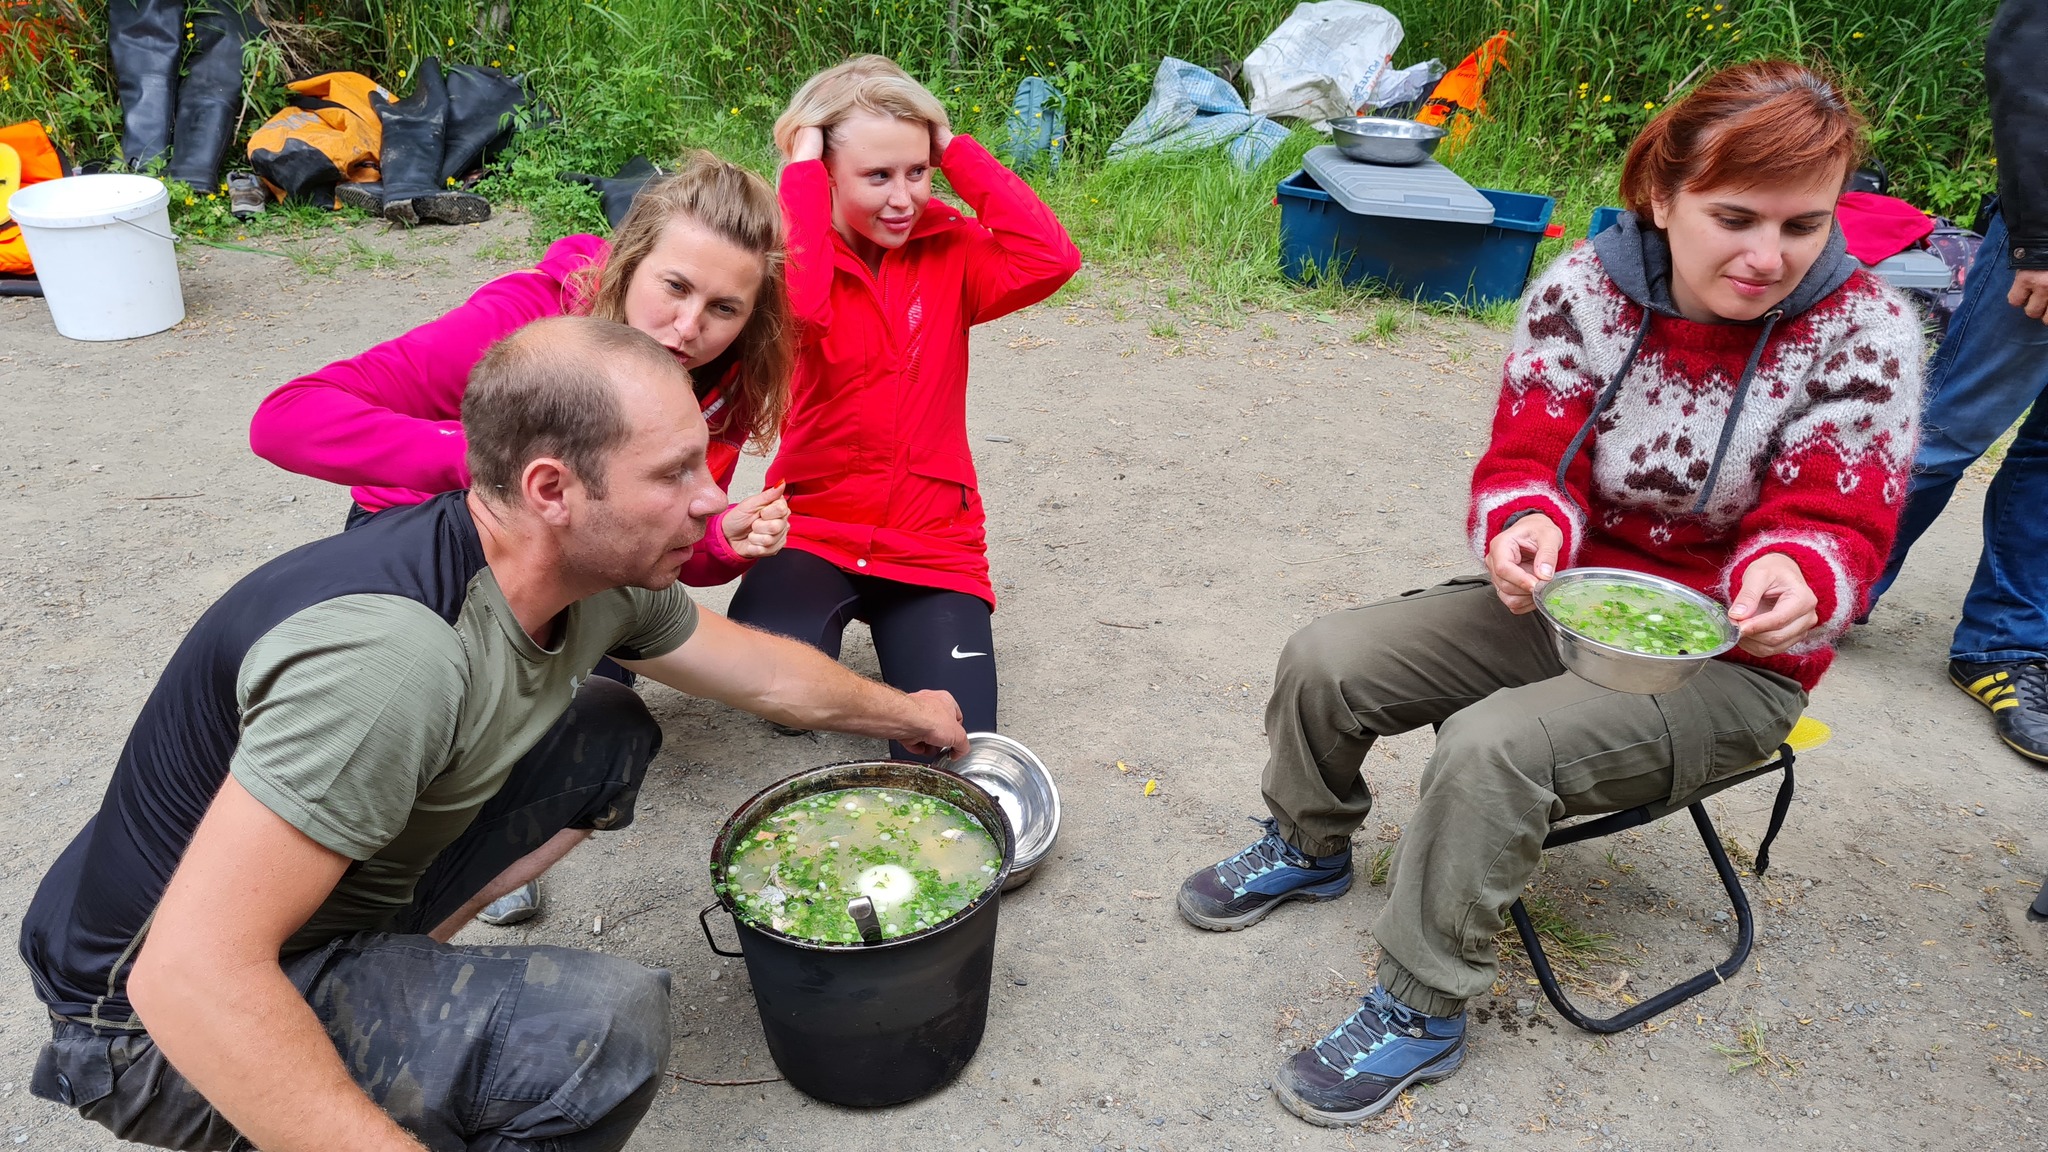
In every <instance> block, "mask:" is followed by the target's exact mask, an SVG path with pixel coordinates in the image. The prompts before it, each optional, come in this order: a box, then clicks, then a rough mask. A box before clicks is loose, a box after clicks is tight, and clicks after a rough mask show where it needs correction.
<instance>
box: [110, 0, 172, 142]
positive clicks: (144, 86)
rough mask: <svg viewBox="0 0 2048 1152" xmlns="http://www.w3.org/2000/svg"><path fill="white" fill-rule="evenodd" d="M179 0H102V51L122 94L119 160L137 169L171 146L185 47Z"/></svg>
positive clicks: (117, 87) (115, 84)
mask: <svg viewBox="0 0 2048 1152" xmlns="http://www.w3.org/2000/svg"><path fill="white" fill-rule="evenodd" d="M184 11H185V10H184V7H183V5H181V4H180V3H178V0H107V54H108V56H109V57H111V58H112V60H113V64H114V87H115V89H116V90H117V91H118V92H119V93H120V96H121V159H122V160H123V161H124V162H125V163H126V164H127V165H128V167H130V168H134V169H138V170H139V169H142V168H146V167H148V166H149V165H150V164H151V163H153V162H155V161H157V160H159V159H161V158H162V157H163V156H164V154H165V153H167V152H169V151H170V149H171V118H172V116H173V115H175V113H176V109H177V102H178V52H179V50H180V49H181V48H183V47H184V43H185V38H184V24H185V20H184Z"/></svg>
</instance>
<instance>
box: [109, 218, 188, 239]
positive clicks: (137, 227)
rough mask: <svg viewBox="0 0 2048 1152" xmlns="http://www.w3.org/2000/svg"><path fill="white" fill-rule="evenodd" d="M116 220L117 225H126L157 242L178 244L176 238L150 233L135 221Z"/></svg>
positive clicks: (159, 233)
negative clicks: (164, 241) (152, 237)
mask: <svg viewBox="0 0 2048 1152" xmlns="http://www.w3.org/2000/svg"><path fill="white" fill-rule="evenodd" d="M117 219H118V222H119V223H122V224H126V225H127V226H129V227H130V228H133V229H135V230H136V231H137V232H141V233H143V234H145V235H149V236H154V237H156V238H157V239H159V240H168V241H170V242H171V243H173V244H176V243H177V242H178V238H177V237H176V236H166V235H164V234H163V233H161V232H152V231H150V230H149V229H147V228H144V227H143V226H142V225H140V224H137V223H136V222H135V221H133V220H130V219H127V218H126V217H120V218H117Z"/></svg>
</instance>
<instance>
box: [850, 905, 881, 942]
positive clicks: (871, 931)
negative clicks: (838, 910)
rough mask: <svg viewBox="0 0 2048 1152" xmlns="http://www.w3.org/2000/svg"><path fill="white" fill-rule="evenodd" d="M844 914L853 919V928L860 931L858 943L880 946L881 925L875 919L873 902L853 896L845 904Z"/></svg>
mask: <svg viewBox="0 0 2048 1152" xmlns="http://www.w3.org/2000/svg"><path fill="white" fill-rule="evenodd" d="M846 914H847V915H848V916H851V917H853V926H854V927H856V928H858V929H860V942H861V943H863V944H880V943H881V942H882V923H881V921H879V920H877V919H875V902H874V901H873V900H870V899H868V898H867V897H865V896H855V897H854V898H853V899H851V900H848V901H847V902H846Z"/></svg>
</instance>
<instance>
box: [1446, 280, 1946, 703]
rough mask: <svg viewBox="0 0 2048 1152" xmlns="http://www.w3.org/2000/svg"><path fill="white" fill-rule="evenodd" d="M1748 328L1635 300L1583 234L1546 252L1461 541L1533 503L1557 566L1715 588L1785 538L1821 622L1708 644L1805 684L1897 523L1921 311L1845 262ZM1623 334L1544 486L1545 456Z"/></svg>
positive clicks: (1913, 407)
mask: <svg viewBox="0 0 2048 1152" xmlns="http://www.w3.org/2000/svg"><path fill="white" fill-rule="evenodd" d="M1646 320H1647V322H1648V323H1649V325H1650V327H1649V331H1648V332H1642V331H1641V329H1642V325H1643V324H1644V323H1645V322H1646ZM1765 331H1766V326H1765V325H1764V324H1763V323H1761V322H1759V323H1752V324H1701V323H1697V322H1694V321H1690V320H1686V319H1683V318H1681V317H1677V316H1674V315H1669V314H1664V313H1663V310H1661V309H1660V310H1659V314H1657V315H1654V316H1652V315H1651V310H1650V309H1648V308H1646V307H1645V305H1644V303H1642V302H1640V301H1637V300H1634V299H1631V298H1630V296H1629V295H1627V294H1625V293H1624V292H1623V291H1622V289H1621V288H1620V287H1618V286H1617V284H1616V283H1615V280H1614V279H1612V278H1610V277H1609V275H1608V274H1607V272H1606V271H1605V270H1604V269H1603V267H1602V264H1601V258H1600V256H1599V255H1598V254H1597V253H1596V252H1595V249H1594V247H1593V246H1592V245H1586V246H1584V247H1581V248H1579V249H1578V250H1576V251H1574V252H1570V253H1567V254H1566V255H1565V256H1563V257H1561V258H1560V259H1559V260H1558V261H1557V262H1556V263H1554V264H1553V265H1551V267H1550V268H1549V270H1548V271H1546V272H1545V273H1544V275H1543V277H1542V279H1541V280H1539V281H1538V282H1537V284H1536V285H1535V287H1534V288H1532V289H1531V290H1530V291H1529V292H1528V293H1527V294H1526V295H1525V296H1524V298H1523V302H1522V308H1521V315H1520V317H1519V318H1518V321H1517V324H1516V330H1515V336H1514V342H1513V345H1512V347H1511V349H1510V351H1509V353H1508V359H1507V367H1506V371H1505V381H1504V385H1503V387H1502V389H1501V396H1500V405H1499V408H1498V410H1497V411H1496V413H1495V416H1494V424H1493V439H1492V442H1491V443H1490V444H1489V445H1488V447H1487V450H1486V454H1485V455H1484V456H1483V457H1482V458H1481V459H1480V461H1479V465H1478V467H1477V469H1476V470H1475V472H1474V473H1473V477H1472V504H1471V509H1470V514H1469V519H1468V526H1469V528H1470V530H1471V534H1472V544H1473V547H1474V548H1475V549H1477V550H1478V551H1479V553H1480V555H1481V556H1482V557H1483V556H1484V555H1485V551H1486V545H1487V542H1488V541H1490V540H1491V539H1492V538H1493V536H1494V535H1495V534H1496V533H1498V532H1500V531H1501V530H1502V528H1503V527H1505V526H1506V524H1507V522H1508V520H1509V519H1510V518H1511V517H1513V516H1515V515H1516V514H1517V513H1520V512H1524V511H1532V512H1541V513H1543V514H1544V515H1546V516H1548V517H1550V519H1552V520H1554V521H1556V523H1557V525H1558V527H1560V528H1562V529H1563V530H1564V536H1565V541H1564V550H1563V553H1562V554H1561V556H1560V564H1559V567H1560V568H1563V567H1570V566H1575V565H1599V566H1608V567H1615V568H1627V569H1632V570H1635V571H1639V572H1649V573H1653V574H1655V575H1659V576H1663V577H1666V578H1668V579H1672V580H1677V581H1679V582H1681V583H1683V584H1686V585H1688V586H1690V587H1692V588H1696V589H1699V590H1700V591H1702V592H1705V593H1707V594H1708V595H1710V596H1713V597H1715V598H1716V599H1718V600H1720V601H1721V602H1722V603H1724V604H1725V603H1728V602H1729V601H1730V600H1731V599H1732V598H1733V595H1734V592H1735V591H1736V590H1739V589H1740V587H1741V583H1742V575H1743V572H1744V571H1745V570H1747V568H1748V566H1749V564H1750V563H1751V562H1752V561H1754V560H1756V559H1757V558H1758V557H1761V556H1763V555H1766V554H1768V553H1773V552H1776V553H1782V554H1783V555H1785V556H1787V557H1789V558H1791V559H1792V560H1793V561H1795V562H1796V563H1797V564H1798V565H1799V570H1800V572H1801V573H1802V574H1803V575H1804V576H1805V577H1806V582H1807V584H1808V585H1810V586H1811V587H1812V589H1813V591H1814V594H1815V595H1816V596H1818V597H1819V599H1820V604H1819V607H1818V608H1817V610H1816V611H1817V612H1818V615H1819V617H1820V625H1819V627H1817V628H1815V629H1814V630H1813V631H1812V632H1811V633H1809V634H1808V635H1807V636H1806V637H1805V638H1804V639H1802V640H1801V641H1800V642H1799V644H1798V645H1796V646H1795V647H1793V648H1792V649H1791V650H1790V651H1788V652H1786V653H1784V654H1782V655H1779V656H1775V657H1770V658H1765V659H1759V658H1756V657H1752V656H1750V655H1748V654H1747V653H1744V652H1742V651H1741V650H1740V649H1736V650H1734V651H1732V652H1730V653H1729V654H1728V655H1727V656H1726V657H1725V658H1726V659H1729V660H1733V661H1736V662H1739V663H1744V664H1753V665H1757V666H1760V667H1763V668H1766V669H1769V670H1771V671H1774V672H1777V673H1780V674H1782V675H1785V676H1789V677H1792V678H1793V679H1795V680H1798V681H1799V682H1800V684H1802V685H1804V686H1805V687H1806V688H1807V689H1808V690H1809V691H1810V690H1811V689H1812V688H1813V686H1814V684H1815V683H1816V682H1818V681H1819V680H1820V677H1821V674H1822V673H1824V672H1825V671H1827V668H1828V665H1829V664H1830V663H1831V662H1832V661H1833V659H1834V644H1835V641H1836V640H1837V639H1838V638H1839V637H1840V636H1841V635H1842V633H1843V632H1844V631H1846V630H1847V628H1848V626H1849V622H1850V620H1851V619H1852V618H1853V617H1854V616H1855V615H1856V614H1857V613H1858V611H1860V610H1861V608H1862V606H1863V603H1864V598H1865V596H1866V595H1867V594H1868V591H1869V588H1870V585H1871V583H1872V582H1873V581H1874V580H1875V579H1876V578H1877V576H1878V575H1879V573H1880V572H1881V571H1882V569H1883V566H1884V562H1885V558H1886V556H1887V554H1888V553H1889V552H1890V550H1891V545H1892V537H1893V535H1894V534H1895V533H1896V531H1897V528H1898V519H1899V513H1900V510H1901V506H1902V503H1903V501H1904V497H1905V492H1906V481H1907V475H1908V472H1909V470H1910V468H1911V466H1912V462H1913V448H1914V440H1915V433H1916V428H1917V423H1918V417H1919V411H1920V382H1921V374H1922V360H1921V357H1922V353H1921V336H1920V323H1919V319H1918V317H1917V316H1916V314H1915V313H1914V312H1913V310H1912V309H1911V308H1910V307H1909V306H1908V305H1906V304H1905V303H1904V302H1903V301H1902V300H1901V299H1900V297H1899V296H1897V295H1896V294H1895V293H1893V292H1892V291H1891V290H1890V289H1889V288H1887V287H1886V286H1884V285H1883V284H1882V283H1881V282H1880V281H1878V280H1877V279H1876V278H1874V277H1872V276H1871V275H1869V274H1868V273H1866V272H1861V271H1858V272H1855V273H1853V274H1851V275H1850V276H1849V277H1848V279H1847V280H1846V281H1845V282H1843V283H1842V284H1841V285H1840V286H1839V287H1837V288H1835V289H1834V290H1833V291H1832V292H1829V293H1828V294H1827V295H1825V296H1823V297H1821V298H1820V299H1819V300H1818V301H1817V302H1816V303H1814V304H1813V305H1812V306H1811V307H1810V308H1808V309H1806V310H1805V311H1804V312H1800V313H1798V314H1796V315H1788V316H1785V317H1783V318H1781V319H1780V320H1779V321H1778V322H1777V323H1776V324H1775V326H1772V327H1771V328H1770V329H1769V334H1768V336H1767V337H1766V336H1765V335H1764V333H1765ZM1639 335H1640V337H1641V341H1640V346H1639V347H1636V355H1635V358H1634V360H1633V362H1632V363H1629V366H1628V368H1627V375H1626V376H1625V377H1624V378H1623V379H1622V380H1621V381H1620V384H1619V387H1618V388H1617V389H1616V390H1615V392H1614V395H1613V397H1612V399H1611V401H1610V403H1608V404H1607V405H1606V406H1604V407H1603V408H1602V409H1601V414H1600V416H1599V418H1598V420H1597V421H1596V422H1595V423H1594V425H1593V427H1592V429H1591V431H1590V435H1589V436H1588V437H1587V439H1586V440H1585V443H1584V447H1583V450H1582V451H1581V452H1579V453H1578V455H1576V456H1575V457H1574V458H1573V459H1572V463H1571V465H1570V467H1569V468H1568V469H1566V470H1565V473H1564V475H1563V484H1562V487H1560V485H1559V476H1558V471H1559V469H1558V464H1559V462H1560V461H1561V460H1563V459H1564V457H1565V455H1566V452H1567V449H1568V448H1569V446H1570V444H1571V441H1572V439H1573V437H1574V435H1576V434H1577V433H1578V432H1579V431H1580V428H1581V425H1583V424H1584V423H1585V422H1586V420H1587V418H1588V417H1589V416H1591V415H1592V413H1593V409H1594V406H1595V404H1596V402H1597V401H1598V399H1599V398H1600V396H1601V394H1602V392H1603V391H1604V390H1605V389H1607V388H1608V386H1609V385H1610V384H1613V383H1614V378H1615V376H1616V374H1617V373H1618V372H1620V371H1622V369H1623V366H1624V364H1625V363H1626V362H1628V358H1629V352H1630V349H1631V347H1632V346H1635V345H1636V344H1637V340H1638V336H1639ZM1760 340H1761V347H1759V341H1760ZM1752 357H1754V358H1755V365H1754V367H1753V369H1752V368H1750V361H1751V359H1752ZM1746 370H1748V371H1747V374H1748V376H1749V383H1748V386H1747V388H1746V389H1745V390H1744V396H1743V402H1742V403H1741V404H1740V405H1739V406H1736V405H1733V404H1732V401H1733V400H1734V398H1735V395H1736V385H1737V382H1738V381H1740V380H1742V379H1743V378H1744V376H1745V371H1746ZM1731 406H1734V407H1738V408H1739V411H1738V413H1737V419H1736V422H1735V425H1734V426H1733V427H1732V428H1728V429H1726V431H1727V432H1728V435H1727V436H1725V437H1724V435H1723V432H1724V426H1725V425H1726V424H1727V421H1728V415H1729V412H1730V408H1731ZM1724 440H1725V445H1726V447H1725V451H1724V450H1723V449H1722V445H1723V443H1724ZM1717 455H1718V456H1720V463H1719V467H1718V468H1717V467H1716V466H1715V459H1716V457H1717ZM1710 476H1711V477H1712V486H1711V490H1710V492H1709V494H1708V495H1707V496H1706V498H1705V499H1704V501H1702V499H1701V496H1702V491H1703V490H1704V489H1706V487H1707V482H1708V480H1709V477H1710ZM1696 509H1697V510H1696Z"/></svg>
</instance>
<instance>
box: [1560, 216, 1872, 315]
mask: <svg viewBox="0 0 2048 1152" xmlns="http://www.w3.org/2000/svg"><path fill="white" fill-rule="evenodd" d="M1593 251H1594V252H1595V253H1597V254H1598V255H1599V257H1600V267H1601V269H1602V270H1603V271H1605V272H1606V273H1607V278H1608V279H1609V280H1612V281H1614V286H1615V287H1616V288H1619V289H1621V292H1622V295H1624V296H1627V297H1628V298H1629V299H1631V300H1633V301H1635V302H1636V303H1638V304H1641V305H1642V306H1643V307H1645V308H1648V309H1650V310H1651V311H1653V312H1656V313H1657V314H1659V315H1662V316H1669V317H1671V318H1673V319H1684V317H1683V315H1682V314H1681V313H1680V312H1679V311H1678V304H1677V302H1676V301H1675V300H1674V299H1673V298H1672V296H1671V242H1670V241H1669V240H1667V239H1665V238H1664V233H1663V232H1662V231H1661V230H1659V229H1656V228H1645V227H1644V226H1643V223H1642V220H1641V219H1640V218H1639V217H1637V216H1636V214H1635V213H1633V212H1623V213H1622V214H1621V215H1620V216H1619V217H1618V218H1617V219H1616V220H1615V222H1614V225H1613V227H1610V228H1607V229H1605V230H1604V231H1602V232H1601V233H1600V234H1599V235H1597V236H1595V237H1593ZM1860 267H1862V265H1860V264H1858V263H1857V262H1856V258H1855V257H1854V256H1851V255H1849V241H1848V239H1847V238H1846V237H1844V236H1843V235H1842V228H1841V225H1839V224H1834V225H1830V226H1829V229H1828V242H1827V246H1826V247H1825V248H1823V249H1821V253H1820V258H1819V259H1818V260H1815V261H1814V262H1813V267H1811V268H1808V269H1807V270H1806V275H1805V276H1804V277H1802V278H1801V279H1800V281H1799V285H1798V287H1796V288H1794V289H1792V294H1791V295H1790V296H1787V297H1785V299H1784V300H1783V301H1782V302H1780V303H1779V304H1778V305H1777V306H1776V307H1775V308H1773V309H1772V311H1774V312H1779V313H1782V314H1783V316H1782V318H1787V319H1789V318H1791V317H1794V316H1797V315H1799V314H1801V313H1803V312H1805V311H1806V310H1807V309H1809V308H1812V307H1813V306H1814V305H1816V304H1818V303H1820V302H1821V301H1822V300H1825V299H1827V297H1828V294H1829V293H1831V292H1833V291H1834V290H1835V289H1837V288H1840V287H1841V286H1842V285H1843V284H1846V283H1848V280H1849V277H1850V276H1853V275H1855V273H1856V270H1857V269H1858V268H1860ZM1761 322H1762V320H1761V318H1759V319H1757V320H1750V321H1746V323H1750V324H1757V323H1761Z"/></svg>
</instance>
